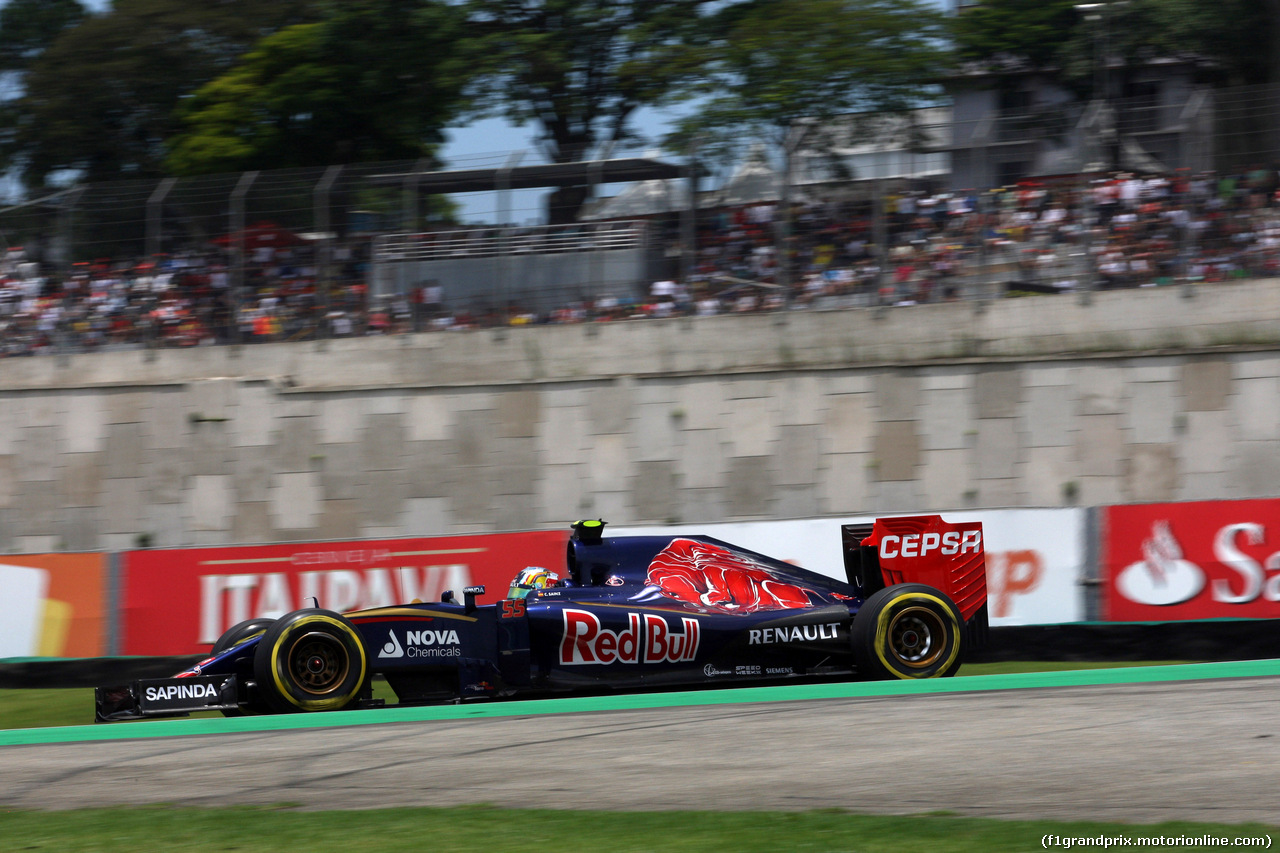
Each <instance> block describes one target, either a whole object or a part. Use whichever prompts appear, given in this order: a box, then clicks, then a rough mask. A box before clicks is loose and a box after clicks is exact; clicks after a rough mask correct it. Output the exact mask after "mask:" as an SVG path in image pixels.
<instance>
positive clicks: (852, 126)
mask: <svg viewBox="0 0 1280 853" xmlns="http://www.w3.org/2000/svg"><path fill="white" fill-rule="evenodd" d="M941 23H942V19H941V17H940V15H939V14H938V13H937V12H936V11H935V10H933V9H932V8H931V7H930V6H928V5H926V4H924V3H920V2H917V0H807V2H804V3H794V2H790V0H760V2H755V3H751V4H748V5H745V6H742V7H736V8H732V7H731V8H728V9H726V10H723V11H722V12H721V14H720V16H719V20H718V22H717V24H716V25H715V26H714V27H712V28H711V32H713V33H714V37H712V38H710V39H709V40H708V41H707V42H706V44H705V45H703V46H701V47H700V48H699V49H698V50H699V52H701V53H702V54H703V55H704V56H705V58H706V59H705V62H704V63H703V67H704V76H703V77H702V79H701V80H699V81H698V82H697V83H696V85H695V86H693V87H691V90H690V91H691V94H694V95H697V96H701V97H702V98H704V99H705V100H704V102H703V105H702V108H701V109H700V110H699V111H698V112H697V113H696V114H694V115H693V116H691V117H689V118H688V119H686V120H685V121H683V122H681V123H680V125H679V127H678V129H677V131H676V132H675V133H674V134H672V135H671V136H670V137H668V140H667V143H668V145H669V146H671V147H675V148H676V150H684V149H687V148H688V147H690V146H691V145H693V144H694V143H695V141H696V143H697V145H698V147H699V148H700V149H702V150H704V151H706V150H708V149H709V150H710V152H711V153H712V155H713V156H714V155H715V154H717V153H718V154H719V155H720V156H732V155H734V154H737V153H739V151H738V149H739V145H740V142H741V141H742V140H764V141H767V142H769V143H771V144H772V145H773V146H774V148H775V150H777V151H778V152H779V153H780V155H781V159H782V161H783V168H784V171H785V172H786V173H787V174H788V175H789V174H790V170H791V159H792V156H793V155H794V153H795V152H796V151H797V150H799V148H800V147H801V146H804V147H806V148H808V149H811V150H817V151H821V150H824V149H826V150H830V149H831V148H832V147H834V146H836V145H841V144H843V145H849V144H851V143H853V142H855V141H856V138H857V136H858V135H860V134H863V133H866V132H868V128H869V126H871V125H873V124H874V123H875V121H876V120H877V118H878V117H884V116H886V115H892V114H902V113H903V112H905V111H906V110H909V109H910V108H912V107H916V106H921V105H923V104H925V103H928V102H930V101H931V100H936V99H937V97H938V96H939V95H940V91H939V90H938V89H937V87H936V81H937V80H938V79H939V78H940V76H941V73H942V70H943V68H944V67H945V66H944V59H945V56H946V54H945V51H944V46H943V44H942V42H941V39H940V36H941ZM850 114H861V119H855V118H853V117H851V116H850ZM789 186H790V181H789V180H786V181H784V182H783V187H784V195H783V199H782V201H783V204H782V212H783V216H782V218H781V219H780V224H781V228H780V230H779V234H778V242H779V247H778V253H779V258H780V264H779V273H780V282H781V283H782V284H784V285H785V284H789V264H788V262H787V252H788V238H787V234H788V232H789V219H788V217H789V216H790V205H789V203H788V201H789V198H788V197H787V195H786V194H785V193H786V192H787V189H788V188H789Z"/></svg>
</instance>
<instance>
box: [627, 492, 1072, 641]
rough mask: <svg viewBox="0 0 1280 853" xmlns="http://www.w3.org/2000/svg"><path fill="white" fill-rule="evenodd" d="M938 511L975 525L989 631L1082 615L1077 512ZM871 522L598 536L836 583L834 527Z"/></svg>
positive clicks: (700, 527)
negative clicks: (692, 542) (763, 558)
mask: <svg viewBox="0 0 1280 853" xmlns="http://www.w3.org/2000/svg"><path fill="white" fill-rule="evenodd" d="M913 514H914V513H913ZM919 514H921V515H931V514H934V513H919ZM939 514H940V515H942V517H943V518H945V519H946V520H947V521H949V522H953V523H960V522H972V521H980V522H982V527H983V536H984V538H985V542H984V547H985V550H986V557H987V595H988V605H989V606H988V616H989V619H990V622H991V625H992V626H995V627H1003V626H1008V625H1053V624H1061V623H1066V622H1079V621H1081V620H1082V619H1083V618H1084V605H1083V601H1084V588H1083V587H1082V586H1081V585H1080V579H1081V578H1082V577H1083V576H1084V574H1085V572H1084V559H1085V510H1083V509H1076V508H1070V509H1004V510H986V511H981V512H978V511H971V510H967V511H962V512H959V511H957V512H943V513H939ZM874 520H875V516H869V515H867V516H850V517H843V518H816V519H792V520H785V521H732V522H720V523H713V524H695V525H653V526H643V527H641V526H626V527H619V528H610V529H608V530H607V531H606V535H608V534H609V533H613V534H616V535H625V534H664V535H665V534H674V533H684V534H690V533H704V534H706V535H708V536H714V537H716V538H717V539H722V540H724V541H726V542H731V543H733V544H735V545H740V546H742V547H744V548H750V549H751V550H753V551H758V552H760V553H762V554H767V555H769V556H770V557H776V558H778V559H782V560H786V561H788V562H791V563H794V564H796V565H798V566H802V567H804V568H806V569H809V570H810V571H815V572H818V573H820V574H824V575H827V576H828V577H833V578H838V579H840V580H844V557H843V554H842V553H841V542H840V525H842V524H870V523H871V522H872V521H874Z"/></svg>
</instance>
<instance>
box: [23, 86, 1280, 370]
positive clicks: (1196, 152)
mask: <svg viewBox="0 0 1280 853" xmlns="http://www.w3.org/2000/svg"><path fill="white" fill-rule="evenodd" d="M1170 91H1172V94H1171V95H1169V94H1166V96H1163V97H1155V96H1153V95H1152V94H1151V93H1150V92H1147V93H1144V94H1142V95H1140V96H1136V97H1133V98H1116V99H1112V100H1107V101H1098V102H1093V103H1066V104H1054V103H1046V104H1045V105H1042V106H1040V107H1038V108H1036V109H1029V108H1025V106H1024V108H1023V109H1022V110H1021V111H1012V112H1011V111H1009V110H1007V109H1005V110H1002V109H1000V107H999V104H998V103H997V102H996V101H995V100H993V99H992V98H987V99H986V100H983V98H982V97H977V98H969V99H968V100H961V99H959V98H957V100H956V103H955V105H954V106H953V107H951V108H948V109H932V110H927V111H921V112H920V113H918V114H915V115H912V116H909V117H906V118H903V117H897V118H895V119H892V120H882V119H875V120H872V119H871V118H868V117H858V118H857V119H856V120H851V122H850V128H851V129H854V130H857V131H859V132H860V134H861V135H860V136H859V137H857V139H856V144H855V142H854V141H848V142H846V143H845V144H844V145H843V147H842V146H841V145H840V144H836V145H834V146H828V148H827V149H825V150H821V151H817V150H814V151H808V150H803V149H801V150H798V151H796V152H793V153H794V155H795V156H794V157H793V158H791V159H790V161H789V164H788V168H786V169H783V168H781V167H780V166H779V165H778V164H777V163H776V162H774V163H770V162H768V161H761V162H758V163H756V164H754V166H752V167H751V168H746V167H743V168H740V169H738V170H737V171H736V172H726V173H725V174H723V175H721V176H720V178H719V179H718V180H717V181H714V182H712V183H713V184H714V185H713V186H706V185H705V182H704V184H703V185H700V186H698V188H697V192H696V194H691V193H689V192H688V191H687V190H688V187H687V186H684V182H683V181H668V182H667V183H668V184H672V183H675V184H679V185H680V186H679V187H678V189H683V190H685V191H684V192H683V193H681V192H671V191H668V192H662V193H651V194H650V196H649V197H650V198H653V199H667V200H668V201H667V202H666V203H665V204H664V203H662V202H657V203H653V204H651V205H650V206H649V207H644V206H643V205H642V206H641V207H640V208H639V209H636V208H635V207H634V206H632V207H630V208H627V207H626V206H625V205H623V206H622V207H623V208H624V209H628V210H629V213H628V215H627V218H626V219H624V220H618V221H610V220H608V219H605V220H598V219H590V218H588V217H584V219H583V221H582V222H581V223H578V224H574V225H571V226H556V227H551V226H545V225H543V224H541V223H542V222H543V221H544V212H543V208H542V198H541V196H540V195H538V194H537V193H533V194H531V193H528V192H523V193H522V192H519V191H511V190H500V189H494V190H492V191H489V192H484V193H471V194H469V195H467V196H465V197H464V196H454V197H452V198H442V197H439V196H429V195H425V194H424V193H423V192H421V191H420V189H419V187H418V185H417V178H418V177H419V176H422V175H424V174H425V173H427V172H428V171H430V170H433V169H435V168H438V167H437V166H436V164H431V163H426V162H400V163H374V164H360V165H348V166H331V167H328V168H316V169H291V170H278V171H264V172H246V173H240V174H226V175H211V176H205V177H199V178H184V179H175V178H166V179H163V180H158V181H141V180H140V181H124V182H114V183H109V184H95V185H85V186H75V187H71V188H68V189H66V190H64V191H61V192H58V193H54V194H52V195H50V196H48V197H45V198H42V199H37V200H33V201H30V202H25V203H22V204H18V205H13V206H10V207H9V208H6V209H4V210H0V238H3V239H4V240H5V242H6V243H7V244H8V245H9V246H11V247H22V250H21V252H13V251H11V252H10V258H9V261H8V263H7V265H6V268H5V272H6V274H7V276H8V280H9V286H7V287H5V288H4V289H3V290H2V291H0V324H3V329H0V342H4V346H3V348H4V349H6V350H16V351H18V352H28V351H42V350H43V349H47V348H49V347H57V346H72V347H77V346H79V347H83V346H109V345H116V344H125V345H137V344H156V343H165V344H173V345H185V344H188V343H192V342H198V341H216V342H221V341H231V340H266V339H271V340H280V339H305V338H308V337H316V336H323V335H341V334H359V333H363V332H367V331H370V330H373V331H393V330H399V329H421V328H425V327H426V324H425V323H424V320H426V319H430V320H432V321H438V320H440V316H439V315H440V313H441V312H442V309H448V310H447V311H446V312H445V313H449V314H452V313H463V314H465V315H466V320H467V324H479V323H505V322H509V321H511V314H512V312H513V311H515V310H516V309H520V313H521V314H522V316H523V317H524V321H529V319H530V317H533V318H534V319H538V320H545V319H547V318H548V317H550V316H552V315H556V316H558V317H561V318H564V317H569V318H572V319H587V318H590V317H592V316H595V314H598V313H599V309H600V307H601V306H599V305H596V304H595V303H596V302H599V301H600V300H601V297H605V298H606V300H607V304H606V306H605V307H606V308H608V311H609V313H610V315H611V316H640V315H644V314H645V313H646V311H648V310H649V309H650V308H652V307H653V306H652V303H655V302H656V303H658V309H659V310H658V311H657V312H656V313H659V314H661V315H665V314H668V313H671V312H672V311H683V312H698V311H702V312H710V311H724V310H760V309H768V308H778V307H783V306H789V307H797V306H816V307H820V306H824V305H828V306H832V305H851V304H856V305H866V304H900V303H912V302H919V301H932V300H938V299H963V298H993V297H996V296H1000V295H1004V294H1007V293H1033V292H1060V291H1064V290H1065V291H1081V292H1088V291H1091V290H1093V289H1095V288H1099V287H1120V286H1138V285H1144V284H1155V285H1159V284H1168V283H1175V282H1177V283H1183V284H1186V283H1194V282H1199V281H1212V280H1215V279H1223V278H1230V277H1232V276H1238V275H1245V274H1248V275H1270V274H1274V273H1275V270H1276V266H1277V263H1276V259H1275V254H1276V243H1277V242H1278V237H1280V226H1278V225H1277V222H1276V218H1275V215H1274V212H1275V210H1276V209H1277V208H1276V194H1275V190H1276V186H1275V184H1276V182H1277V167H1278V166H1277V161H1278V160H1280V145H1278V144H1277V136H1278V134H1277V132H1276V127H1277V125H1280V120H1277V116H1280V90H1277V89H1274V88H1266V87H1251V88H1242V89H1233V90H1217V91H1210V90H1207V89H1203V88H1196V87H1193V86H1190V85H1187V86H1185V87H1183V89H1181V90H1179V89H1178V88H1177V87H1176V86H1174V87H1172V89H1171V90H1170ZM993 97H994V96H993ZM850 139H853V137H850ZM490 159H491V160H492V161H493V163H492V166H493V167H495V168H496V167H500V166H501V164H502V163H507V164H510V163H511V162H513V160H514V159H516V158H513V157H512V156H511V155H494V156H493V157H491V158H490ZM529 159H530V160H533V159H536V157H530V158H529ZM833 164H834V165H833ZM451 165H453V166H456V167H465V168H468V169H475V168H476V163H475V162H469V163H456V164H451ZM1116 173H1128V174H1129V175H1131V176H1138V177H1137V178H1133V179H1132V180H1129V179H1126V178H1120V179H1117V178H1116V177H1115V175H1116ZM1135 182H1137V186H1136V188H1135ZM595 189H596V187H594V186H593V187H592V190H593V191H594V190H595ZM633 189H634V187H626V186H614V187H611V188H609V191H610V192H612V193H613V194H614V195H615V199H616V198H617V197H620V196H622V195H623V194H625V193H628V192H631V191H632V190H633ZM784 198H786V199H790V200H791V202H792V204H791V205H790V206H788V207H785V208H784V206H783V205H782V204H781V200H782V199H784ZM673 199H683V201H671V200H673ZM689 199H693V201H692V202H690V201H689ZM459 201H461V202H462V203H463V204H464V207H466V208H469V209H470V216H469V218H470V219H471V220H472V221H473V222H475V223H476V224H473V225H469V226H468V225H459V224H458V220H457V218H456V216H455V214H456V213H457V205H458V203H459ZM673 205H682V206H683V207H684V209H673ZM608 209H612V207H611V206H609V205H606V204H604V203H603V202H600V203H596V204H595V205H593V206H592V207H591V208H590V210H594V211H596V212H598V213H601V212H604V211H606V210H608ZM476 210H479V211H480V213H479V214H477V213H476ZM489 211H492V214H490V213H489ZM482 220H483V221H482ZM779 259H782V262H781V263H779ZM32 261H34V262H36V263H37V266H36V267H35V268H34V269H35V272H34V273H33V272H32V269H33V268H32V267H31V266H30V262H32ZM24 264H25V265H24ZM667 279H679V281H680V285H681V287H679V288H677V289H676V290H675V291H674V292H672V291H670V290H663V291H661V292H657V293H655V291H653V290H652V289H651V284H652V282H653V281H657V280H667ZM103 280H106V281H109V282H113V284H112V285H111V287H109V288H106V291H107V292H106V293H105V295H103V293H97V292H96V291H101V290H103V288H101V287H99V283H100V282H101V281H103ZM31 281H38V282H39V283H38V284H36V285H32V284H30V283H29V282H31ZM15 282H17V283H16V284H15ZM23 282H27V283H25V284H24V283H23ZM433 287H439V288H441V289H442V290H443V291H444V292H445V293H446V294H447V296H446V297H445V298H446V299H447V300H449V302H450V303H452V304H445V305H443V306H442V305H440V304H438V303H436V302H432V300H433V299H436V298H437V297H435V296H433V295H431V289H432V288H433ZM112 288H114V290H112ZM35 297H39V298H38V299H36V298H35ZM97 297H101V298H100V299H98V301H97V302H96V303H95V301H94V300H95V298H97ZM104 300H105V301H106V302H107V303H110V304H114V305H115V307H114V308H113V311H112V312H111V313H109V314H107V315H106V316H102V314H103V312H102V310H101V306H102V303H103V301H104ZM115 303H119V304H115ZM646 303H649V304H646ZM427 305H430V306H431V307H429V308H427V307H425V306H427ZM51 306H52V310H51ZM566 306H573V309H574V310H572V311H569V312H568V313H564V312H560V313H558V314H557V308H558V307H566ZM20 308H21V309H25V310H19V309H20ZM593 312H595V314H593ZM184 324H185V328H186V331H185V332H181V333H180V332H179V331H177V330H178V329H181V328H183V327H184ZM437 325H447V323H437ZM15 339H16V340H19V341H20V342H21V343H20V344H19V345H17V346H16V347H15V346H13V345H12V341H13V340H15Z"/></svg>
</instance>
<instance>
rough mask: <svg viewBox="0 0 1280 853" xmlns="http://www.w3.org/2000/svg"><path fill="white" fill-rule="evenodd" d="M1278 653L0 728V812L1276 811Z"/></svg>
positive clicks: (1098, 816) (1273, 818) (1152, 814)
mask: <svg viewBox="0 0 1280 853" xmlns="http://www.w3.org/2000/svg"><path fill="white" fill-rule="evenodd" d="M1278 692H1280V661H1253V662H1240V663H1234V664H1194V665H1188V666H1176V667H1150V668H1142V669H1129V670H1093V671H1081V672H1070V673H1039V674H1027V675H1016V676H976V677H973V678H957V679H946V680H940V681H929V682H911V683H897V682H895V683H891V684H841V685H815V686H809V687H796V688H757V689H754V690H721V691H703V692H698V693H679V694H657V695H649V696H628V697H609V698H607V699H589V700H583V699H577V700H573V699H569V700H545V701H541V702H519V703H516V702H512V703H493V704H487V705H477V706H470V705H469V706H461V707H444V708H426V709H404V710H401V709H383V710H374V711H355V712H343V713H341V714H321V715H305V716H296V717H269V718H242V719H235V720H223V719H207V720H184V721H154V722H144V723H131V724H119V725H111V726H96V727H94V726H80V727H71V728H61V729H32V730H14V731H0V767H3V773H2V774H0V808H36V809H63V808H74V807H82V806H106V805H119V804H152V803H174V804H181V805H191V806H215V805H225V804H232V803H246V804H263V803H292V804H297V805H298V806H300V807H302V808H308V809H352V808H357V809H364V808H381V807H393V806H423V805H436V806H446V805H459V804H467V803H491V804H495V805H501V806H513V807H516V806H518V807H532V808H590V809H611V810H661V809H713V810H723V809H784V810H785V809H813V808H843V809H848V810H851V811H857V812H868V813H879V814H912V813H922V812H931V811H939V810H946V811H950V812H954V813H958V814H964V815H973V816H984V817H998V818H1020V819H1021V818H1025V819H1034V818H1055V819H1065V820H1106V821H1126V822H1136V823H1146V822H1157V821H1166V820H1195V821H1214V822H1223V823H1242V822H1259V823H1264V824H1269V825H1272V826H1280V797H1278V796H1277V795H1276V789H1275V782H1276V770H1275V768H1276V767H1277V766H1280V702H1278V701H1277V698H1280V697H1278V696H1277V694H1278Z"/></svg>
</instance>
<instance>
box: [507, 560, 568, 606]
mask: <svg viewBox="0 0 1280 853" xmlns="http://www.w3.org/2000/svg"><path fill="white" fill-rule="evenodd" d="M559 581H560V576H559V575H557V574H556V573H555V572H551V571H548V570H546V569H544V568H542V567H541V566H529V567H528V568H524V569H521V570H520V574H518V575H516V579H515V580H513V581H512V582H511V589H510V591H508V592H507V598H524V597H525V596H527V595H528V594H529V592H530V590H535V589H546V588H547V587H549V586H555V585H556V584H557V583H559Z"/></svg>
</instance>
